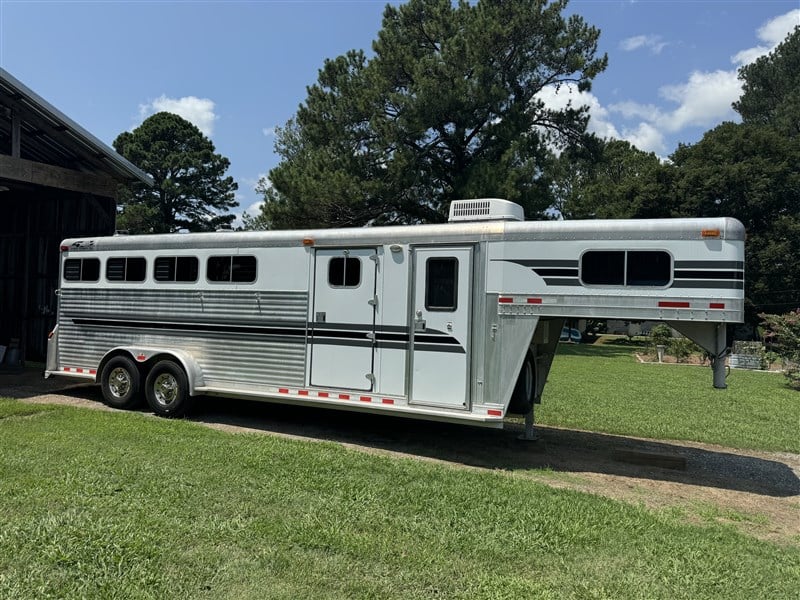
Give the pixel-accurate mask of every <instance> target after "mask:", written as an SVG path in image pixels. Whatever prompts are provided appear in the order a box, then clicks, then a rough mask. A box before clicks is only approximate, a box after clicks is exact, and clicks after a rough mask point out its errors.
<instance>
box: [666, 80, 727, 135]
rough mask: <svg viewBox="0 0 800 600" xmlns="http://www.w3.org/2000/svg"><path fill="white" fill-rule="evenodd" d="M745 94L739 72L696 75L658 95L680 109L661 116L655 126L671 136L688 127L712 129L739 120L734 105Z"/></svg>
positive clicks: (670, 86) (668, 87)
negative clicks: (732, 105) (737, 73)
mask: <svg viewBox="0 0 800 600" xmlns="http://www.w3.org/2000/svg"><path fill="white" fill-rule="evenodd" d="M741 94H742V82H741V81H739V79H738V77H737V76H736V71H713V72H711V73H703V72H700V71H694V72H692V74H691V75H689V81H687V82H686V83H681V84H678V85H666V86H664V87H662V88H661V89H660V90H659V95H660V96H661V97H662V98H664V99H666V100H669V101H671V102H676V103H677V104H678V108H676V109H675V110H673V111H671V112H667V113H664V114H661V115H659V116H658V117H657V118H656V120H655V122H656V124H658V125H659V126H660V127H663V128H664V129H666V130H667V131H669V132H675V131H679V130H681V129H683V128H685V127H709V126H712V125H715V124H717V123H719V122H720V121H724V120H729V119H733V118H735V116H736V113H734V111H733V109H732V108H731V103H733V102H735V101H736V100H737V99H738V98H739V96H740V95H741Z"/></svg>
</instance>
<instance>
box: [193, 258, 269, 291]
mask: <svg viewBox="0 0 800 600" xmlns="http://www.w3.org/2000/svg"><path fill="white" fill-rule="evenodd" d="M226 257H227V258H229V259H230V264H229V267H230V271H229V274H228V277H229V278H228V279H209V278H208V264H209V262H211V259H212V258H226ZM237 258H252V259H253V261H254V262H255V265H254V269H253V279H252V280H248V281H234V279H233V271H234V269H233V261H234V260H235V259H237ZM198 267H199V265H198ZM205 267H206V282H207V283H210V284H212V285H225V284H227V285H252V284H254V283H255V282H256V281H258V257H257V256H256V255H255V254H212V255H209V256H207V257H206V264H205ZM197 276H198V279H199V278H200V274H199V273H198V275H197Z"/></svg>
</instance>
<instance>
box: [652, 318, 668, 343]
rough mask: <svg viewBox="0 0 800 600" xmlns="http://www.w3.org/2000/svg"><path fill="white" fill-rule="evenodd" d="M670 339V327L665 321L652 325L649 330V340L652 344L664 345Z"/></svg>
mask: <svg viewBox="0 0 800 600" xmlns="http://www.w3.org/2000/svg"><path fill="white" fill-rule="evenodd" d="M671 339H672V328H671V327H670V326H669V325H667V324H666V323H659V324H658V325H654V326H653V328H652V329H651V330H650V341H651V343H652V344H653V346H666V345H668V344H669V342H670V340H671Z"/></svg>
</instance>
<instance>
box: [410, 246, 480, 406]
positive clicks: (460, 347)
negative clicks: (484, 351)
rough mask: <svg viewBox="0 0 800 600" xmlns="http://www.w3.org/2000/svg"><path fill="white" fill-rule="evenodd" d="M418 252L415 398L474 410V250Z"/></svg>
mask: <svg viewBox="0 0 800 600" xmlns="http://www.w3.org/2000/svg"><path fill="white" fill-rule="evenodd" d="M413 252H414V261H413V269H414V273H413V276H412V282H413V292H412V298H413V302H412V304H411V311H412V313H411V315H410V323H411V334H410V338H411V348H412V356H411V361H410V369H411V377H410V383H411V393H410V396H409V397H410V401H411V402H412V403H414V404H427V405H437V406H447V407H453V408H464V409H466V408H469V343H470V324H471V321H472V319H471V311H472V306H471V304H472V303H471V290H472V248H471V247H458V248H453V247H441V246H440V247H416V248H414V250H413Z"/></svg>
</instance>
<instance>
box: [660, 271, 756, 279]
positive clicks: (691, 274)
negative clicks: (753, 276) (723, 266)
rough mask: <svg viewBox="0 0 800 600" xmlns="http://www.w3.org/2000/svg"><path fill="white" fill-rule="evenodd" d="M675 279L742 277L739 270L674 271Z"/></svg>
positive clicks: (742, 274)
mask: <svg viewBox="0 0 800 600" xmlns="http://www.w3.org/2000/svg"><path fill="white" fill-rule="evenodd" d="M675 279H744V273H742V272H741V271H675Z"/></svg>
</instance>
